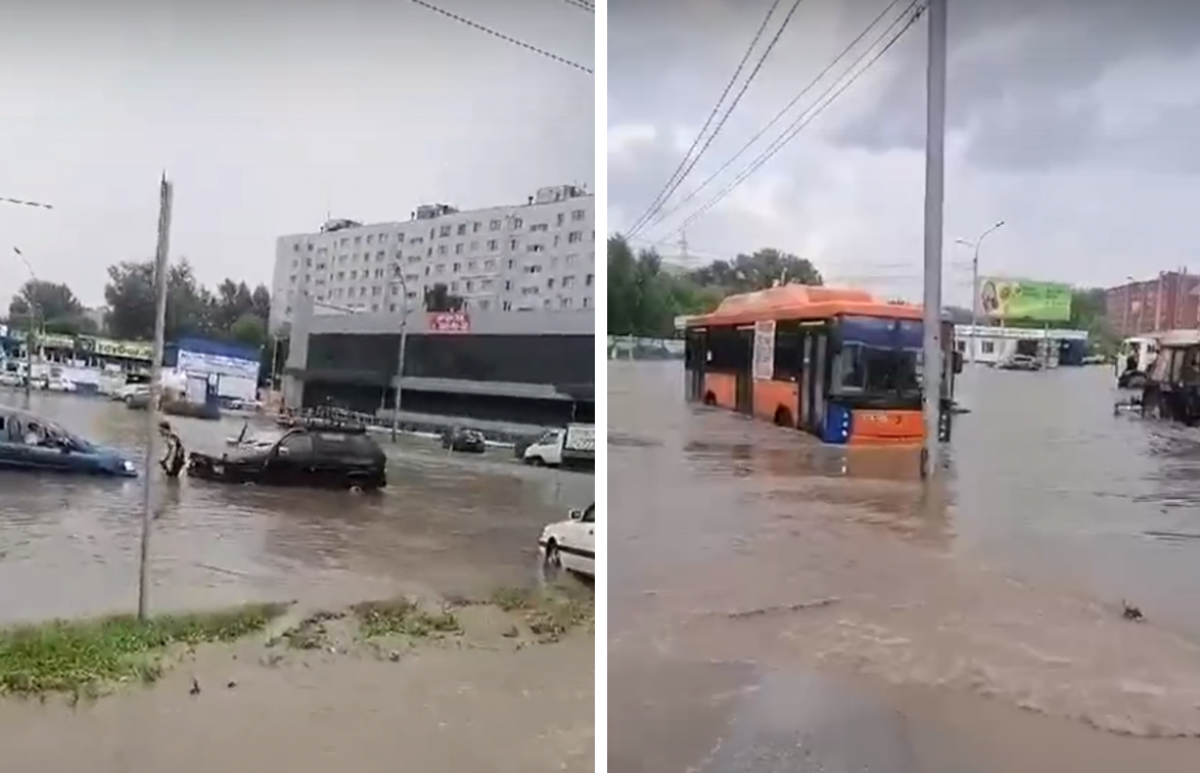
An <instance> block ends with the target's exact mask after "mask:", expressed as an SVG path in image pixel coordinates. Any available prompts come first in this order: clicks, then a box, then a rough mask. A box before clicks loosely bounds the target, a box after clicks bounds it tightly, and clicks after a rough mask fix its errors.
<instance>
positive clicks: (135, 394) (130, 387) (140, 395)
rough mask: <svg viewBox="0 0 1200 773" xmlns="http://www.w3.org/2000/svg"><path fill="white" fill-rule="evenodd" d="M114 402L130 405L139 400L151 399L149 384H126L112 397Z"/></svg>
mask: <svg viewBox="0 0 1200 773" xmlns="http://www.w3.org/2000/svg"><path fill="white" fill-rule="evenodd" d="M111 397H112V399H113V400H117V401H119V402H122V403H125V404H126V405H129V404H130V403H132V402H135V401H138V400H149V399H150V385H149V384H125V385H124V386H122V387H120V388H119V389H117V391H115V392H113V393H112V395H111Z"/></svg>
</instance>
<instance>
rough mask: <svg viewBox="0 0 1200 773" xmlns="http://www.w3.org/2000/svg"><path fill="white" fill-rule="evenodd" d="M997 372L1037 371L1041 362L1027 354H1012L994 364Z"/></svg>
mask: <svg viewBox="0 0 1200 773" xmlns="http://www.w3.org/2000/svg"><path fill="white" fill-rule="evenodd" d="M996 368H997V369H998V370H1026V371H1038V370H1041V369H1042V361H1041V360H1039V359H1038V358H1037V357H1034V356H1032V355H1029V354H1014V355H1012V356H1011V357H1008V358H1007V359H1004V360H1001V361H1000V362H999V363H997V364H996Z"/></svg>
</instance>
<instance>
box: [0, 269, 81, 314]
mask: <svg viewBox="0 0 1200 773" xmlns="http://www.w3.org/2000/svg"><path fill="white" fill-rule="evenodd" d="M32 313H36V314H37V316H38V317H39V318H40V319H42V320H46V321H49V320H55V321H58V322H60V323H61V324H66V323H67V321H69V320H78V319H79V318H80V317H82V316H83V313H84V309H83V304H81V303H80V302H79V299H78V298H76V297H75V293H73V292H72V291H71V288H70V287H67V286H66V285H65V284H58V283H57V282H44V281H42V280H40V279H30V280H29V281H28V282H26V283H25V284H23V285H22V286H21V289H20V291H19V292H18V293H17V294H16V295H14V296H13V299H12V301H11V302H10V303H9V304H8V316H9V318H10V319H13V320H19V319H28V318H29V317H30V315H31V314H32Z"/></svg>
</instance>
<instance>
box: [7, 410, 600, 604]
mask: <svg viewBox="0 0 1200 773" xmlns="http://www.w3.org/2000/svg"><path fill="white" fill-rule="evenodd" d="M0 403H5V404H10V405H16V406H22V407H23V406H24V395H23V394H22V393H20V392H16V391H13V390H10V389H0ZM29 408H30V409H31V410H32V411H34V412H35V413H38V414H41V415H44V416H47V417H49V418H52V419H54V420H55V421H57V422H59V423H60V424H62V425H63V426H65V427H67V428H68V429H70V430H72V431H74V432H76V433H77V434H80V435H82V436H84V437H87V438H88V439H90V440H93V441H95V442H99V443H102V444H105V445H110V446H113V447H116V448H119V449H122V450H123V451H125V452H127V453H128V454H130V456H131V458H132V459H134V460H135V462H136V463H137V464H138V465H139V467H140V466H141V462H142V450H141V449H142V445H141V438H142V436H143V431H144V429H143V428H144V422H145V418H146V414H145V413H143V412H139V411H130V410H129V409H127V408H125V406H124V405H122V404H120V403H114V402H107V401H104V400H102V399H95V398H83V397H74V396H66V395H52V394H51V395H34V396H33V398H32V403H31V404H30V405H29ZM242 422H243V420H241V419H232V418H230V419H225V420H222V421H220V422H205V421H200V420H195V419H181V418H174V419H172V423H173V424H174V425H175V427H176V430H177V431H178V432H179V434H180V435H181V436H182V438H183V441H184V444H185V446H186V447H187V448H188V449H189V450H209V451H217V452H219V451H222V450H224V448H225V447H224V440H225V438H227V437H230V436H236V435H237V434H238V432H239V431H240V430H241V427H242ZM260 429H262V430H263V431H264V432H270V431H271V427H270V425H269V424H268V425H262V426H261V428H260ZM381 444H382V445H383V446H384V448H385V450H386V451H387V452H388V455H389V460H390V462H389V470H388V481H389V484H388V488H387V489H386V490H385V491H384V492H383V493H382V494H380V495H379V496H373V495H364V496H353V495H349V494H345V493H342V492H325V491H308V490H287V489H271V488H265V487H229V486H223V485H219V484H211V483H204V482H202V481H190V480H187V479H186V478H184V479H183V480H182V481H180V482H179V484H178V486H175V487H172V488H169V489H164V490H162V491H161V492H159V493H158V495H157V496H156V497H155V506H156V508H157V509H158V511H159V517H158V519H157V520H156V522H155V526H154V533H153V538H152V546H151V552H152V556H153V560H152V569H151V575H152V579H153V587H152V590H151V596H150V599H151V605H152V607H156V608H160V609H161V608H170V609H180V608H188V607H208V606H218V605H224V604H231V603H237V602H242V601H247V600H255V599H264V600H267V599H270V600H279V599H292V598H302V599H306V600H312V601H325V600H328V601H329V602H330V603H334V602H348V601H353V600H355V599H361V598H364V597H371V596H380V595H387V594H392V593H397V592H410V593H429V594H441V595H447V594H458V593H462V594H474V593H489V592H491V591H492V590H494V589H495V588H496V587H497V586H500V585H504V584H513V583H523V582H527V581H529V579H530V578H531V577H533V576H534V574H535V572H536V563H537V562H536V539H537V535H538V533H539V532H540V530H541V528H542V526H544V525H545V524H546V523H549V522H551V521H554V520H560V519H562V518H564V517H566V512H567V510H568V509H569V508H572V507H580V506H583V505H586V504H587V503H588V502H590V501H592V498H593V491H594V486H595V478H594V477H593V476H591V475H580V474H577V473H571V472H558V471H554V470H546V469H535V468H527V467H523V466H521V465H518V464H516V463H515V462H514V461H513V460H512V454H511V451H507V450H504V449H497V450H495V451H491V452H489V453H488V454H487V455H486V456H485V457H483V458H480V457H475V456H466V455H453V456H451V455H448V454H447V452H446V451H444V450H442V449H441V448H440V447H439V445H438V443H437V442H436V441H430V440H427V439H420V438H402V439H401V440H400V442H399V443H397V444H396V445H394V446H393V445H392V444H390V443H389V442H388V441H387V440H386V438H384V439H382V440H381ZM141 501H142V483H141V481H140V480H136V481H109V480H94V479H85V478H71V477H62V476H46V477H43V476H29V475H25V474H16V473H0V588H3V589H4V591H3V592H0V622H2V621H12V620H26V619H40V618H46V617H54V616H74V615H79V614H89V613H100V612H108V611H113V610H120V609H131V608H132V607H133V606H134V605H135V604H136V599H137V555H138V545H139V535H140V513H141Z"/></svg>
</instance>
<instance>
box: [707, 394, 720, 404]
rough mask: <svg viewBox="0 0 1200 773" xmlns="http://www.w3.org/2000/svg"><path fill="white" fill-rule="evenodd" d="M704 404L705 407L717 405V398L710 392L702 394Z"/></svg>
mask: <svg viewBox="0 0 1200 773" xmlns="http://www.w3.org/2000/svg"><path fill="white" fill-rule="evenodd" d="M704 404H705V405H716V404H717V396H716V395H714V394H713V393H712V392H705V393H704Z"/></svg>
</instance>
